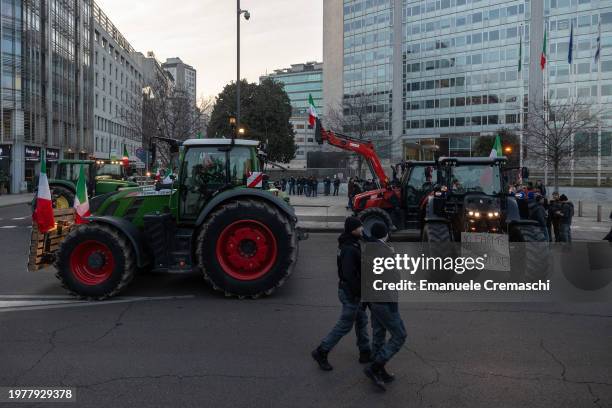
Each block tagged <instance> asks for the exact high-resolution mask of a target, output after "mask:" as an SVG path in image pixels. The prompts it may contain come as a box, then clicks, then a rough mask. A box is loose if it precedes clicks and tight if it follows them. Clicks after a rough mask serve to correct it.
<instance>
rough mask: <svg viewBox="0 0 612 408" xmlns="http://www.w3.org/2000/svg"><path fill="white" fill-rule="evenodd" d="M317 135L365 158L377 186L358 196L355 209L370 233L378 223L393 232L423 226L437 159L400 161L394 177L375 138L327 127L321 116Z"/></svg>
mask: <svg viewBox="0 0 612 408" xmlns="http://www.w3.org/2000/svg"><path fill="white" fill-rule="evenodd" d="M315 138H316V140H317V142H318V143H319V144H323V142H327V143H329V144H330V145H332V146H335V147H338V148H340V149H342V150H347V151H350V152H354V153H357V154H359V155H360V156H362V157H363V158H364V159H365V162H366V164H367V165H368V167H369V169H370V171H371V173H372V176H373V182H374V184H375V185H376V188H375V189H373V190H369V191H365V192H363V193H360V194H357V195H355V197H354V198H353V211H354V212H355V215H357V216H358V217H359V218H360V219H361V221H362V222H363V225H364V230H365V231H366V234H369V232H370V228H371V227H372V225H373V224H374V223H376V222H382V223H384V224H386V225H387V228H389V229H390V230H391V231H396V230H404V229H414V228H419V227H420V215H421V214H420V211H421V210H420V208H421V204H422V201H423V200H424V199H425V197H427V195H428V194H429V193H430V192H431V191H432V190H433V186H434V185H435V183H436V175H437V174H436V171H435V162H433V161H407V162H402V163H399V164H397V165H396V166H394V167H393V177H392V179H391V180H390V179H389V177H388V176H387V175H386V174H385V171H384V170H383V166H382V164H381V162H380V159H379V157H378V155H377V154H376V151H375V149H374V145H373V144H372V142H371V141H369V140H367V141H364V140H359V139H355V138H352V137H350V136H347V135H343V134H341V133H336V132H333V131H331V130H326V129H324V128H323V126H322V125H321V122H320V120H318V119H317V123H316V129H315ZM398 173H399V174H398Z"/></svg>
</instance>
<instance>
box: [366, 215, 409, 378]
mask: <svg viewBox="0 0 612 408" xmlns="http://www.w3.org/2000/svg"><path fill="white" fill-rule="evenodd" d="M371 234H372V236H371V241H372V242H373V243H375V245H379V246H380V247H381V249H382V252H383V253H385V254H387V256H393V254H394V253H395V250H394V249H393V247H392V246H390V245H389V244H387V240H388V239H389V230H388V229H387V226H386V225H385V224H383V223H380V222H377V223H375V224H374V225H372V229H371ZM394 295H395V296H393V297H392V298H391V299H389V300H391V301H390V302H371V303H368V305H369V308H370V312H371V318H372V360H373V362H372V364H371V365H370V366H368V367H366V368H365V369H364V373H365V375H366V376H367V377H368V378H369V379H370V380H372V382H373V383H374V384H375V385H376V386H378V387H379V388H380V389H382V390H385V384H388V383H390V382H392V381H393V380H394V379H395V377H394V376H393V374H389V372H387V370H386V368H385V365H386V364H387V363H388V362H389V361H390V360H391V358H392V357H393V356H394V355H395V354H396V353H397V352H398V351H400V350H401V348H402V346H403V345H404V343H405V342H406V328H405V327H404V322H403V321H402V317H401V315H400V313H399V308H398V304H397V294H394ZM387 332H388V333H389V334H390V338H389V340H388V341H387V340H386V337H387Z"/></svg>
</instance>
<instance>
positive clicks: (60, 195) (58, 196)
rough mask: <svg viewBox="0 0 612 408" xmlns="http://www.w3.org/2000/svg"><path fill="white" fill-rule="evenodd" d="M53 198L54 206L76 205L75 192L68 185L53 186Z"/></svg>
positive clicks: (69, 206)
mask: <svg viewBox="0 0 612 408" xmlns="http://www.w3.org/2000/svg"><path fill="white" fill-rule="evenodd" d="M51 200H52V201H53V208H58V209H65V208H72V206H73V205H74V193H73V192H72V191H70V190H69V189H67V188H66V187H61V186H53V187H51Z"/></svg>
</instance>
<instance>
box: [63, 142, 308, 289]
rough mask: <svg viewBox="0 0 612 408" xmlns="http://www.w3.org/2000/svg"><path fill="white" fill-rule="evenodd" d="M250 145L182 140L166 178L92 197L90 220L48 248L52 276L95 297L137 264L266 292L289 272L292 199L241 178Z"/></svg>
mask: <svg viewBox="0 0 612 408" xmlns="http://www.w3.org/2000/svg"><path fill="white" fill-rule="evenodd" d="M257 146H258V142H257V141H251V140H242V139H237V140H234V139H190V140H186V141H185V142H183V143H182V146H180V159H179V166H178V174H176V177H174V176H173V178H174V180H173V183H171V184H168V185H156V186H155V187H152V186H147V187H137V188H125V189H121V190H120V191H112V192H108V193H106V194H103V195H98V196H96V197H94V198H93V199H91V200H90V201H89V206H90V210H91V212H92V214H93V216H92V217H91V218H90V219H89V221H90V222H89V223H88V224H83V225H78V226H75V227H74V228H73V229H72V230H71V231H70V233H69V234H68V235H67V236H66V237H65V239H64V240H63V241H62V242H61V244H60V246H59V249H58V250H57V252H56V253H55V267H56V269H57V274H56V276H57V277H58V278H59V280H60V281H61V282H62V284H63V286H64V287H66V288H67V289H68V290H69V291H70V292H72V293H73V294H75V295H77V296H79V297H81V298H85V299H93V300H101V299H105V298H108V297H111V296H113V295H116V294H118V293H119V292H121V290H123V289H124V288H125V287H126V286H127V285H128V284H129V283H130V281H131V280H132V279H133V277H134V275H135V274H136V273H137V272H139V271H156V272H157V271H161V272H173V273H177V272H191V271H194V270H197V271H200V272H201V273H202V274H203V276H204V278H205V279H206V281H208V282H209V283H210V284H211V286H212V287H213V288H214V289H215V290H218V291H221V292H223V293H224V294H225V295H226V296H237V297H240V298H243V297H251V298H257V297H259V296H262V295H268V294H270V293H272V292H273V291H274V290H275V289H276V288H277V287H279V286H281V285H282V284H283V282H284V281H285V280H286V279H287V277H288V276H289V275H290V273H291V271H292V269H293V267H294V265H295V262H296V260H297V256H298V240H299V239H300V238H302V236H301V235H300V234H299V230H298V229H297V228H296V223H297V218H296V216H295V213H294V211H293V208H292V207H291V206H289V205H288V204H287V203H286V202H285V201H284V200H283V199H282V198H279V197H277V196H275V195H273V194H270V193H269V192H267V191H264V190H262V189H261V188H249V187H248V186H249V185H251V186H253V185H255V184H257V183H256V181H257V180H256V179H257V177H259V176H261V175H262V173H261V167H262V162H261V157H260V155H259V154H258V149H257ZM178 151H179V146H178V145H176V146H175V153H177V152H178ZM254 179H255V183H254V182H253V180H254Z"/></svg>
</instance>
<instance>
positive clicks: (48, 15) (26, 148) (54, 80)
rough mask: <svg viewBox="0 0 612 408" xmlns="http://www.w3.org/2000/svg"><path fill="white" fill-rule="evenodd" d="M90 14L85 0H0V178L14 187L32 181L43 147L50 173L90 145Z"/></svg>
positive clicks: (89, 3)
mask: <svg viewBox="0 0 612 408" xmlns="http://www.w3.org/2000/svg"><path fill="white" fill-rule="evenodd" d="M92 13H93V2H92V1H91V0H79V1H71V2H61V1H46V2H45V1H23V0H3V1H2V8H1V14H2V18H1V19H0V32H1V33H2V42H1V45H0V54H1V56H2V58H0V72H1V73H2V87H1V88H0V100H1V102H2V103H1V104H0V118H1V119H2V126H1V127H0V152H1V153H0V178H1V179H8V180H9V183H7V184H8V186H9V190H10V192H12V193H17V192H20V191H23V190H25V189H32V188H33V187H34V186H33V182H34V178H35V176H36V174H37V173H38V171H39V167H40V164H39V163H40V155H41V149H42V148H44V147H46V148H47V161H48V163H49V165H48V168H49V169H50V171H51V172H53V171H54V167H55V166H54V163H55V162H56V161H57V160H58V159H59V158H62V157H65V158H76V157H87V156H88V155H89V154H91V153H92V151H93V146H92V141H93V138H92V132H93V128H92V119H93V108H92V102H93V94H92V84H93V77H92V76H93V70H92V64H91V56H92V47H93V44H92V32H93V27H92V26H91V21H92ZM58 27H61V28H62V29H57V28H58Z"/></svg>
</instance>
